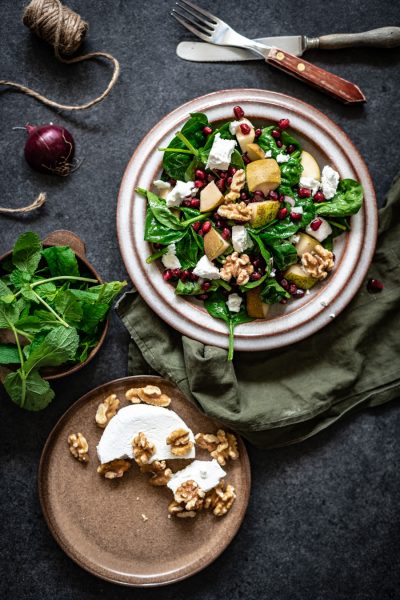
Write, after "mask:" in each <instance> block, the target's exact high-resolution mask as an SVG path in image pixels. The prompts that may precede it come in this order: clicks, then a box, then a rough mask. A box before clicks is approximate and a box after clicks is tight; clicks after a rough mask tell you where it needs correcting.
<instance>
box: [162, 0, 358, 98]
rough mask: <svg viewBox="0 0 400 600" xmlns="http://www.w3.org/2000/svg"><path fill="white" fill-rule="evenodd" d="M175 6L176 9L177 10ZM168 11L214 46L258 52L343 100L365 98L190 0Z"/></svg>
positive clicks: (334, 77)
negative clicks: (246, 34) (251, 37)
mask: <svg viewBox="0 0 400 600" xmlns="http://www.w3.org/2000/svg"><path fill="white" fill-rule="evenodd" d="M177 9H179V10H177ZM171 15H172V16H173V17H174V18H175V19H176V20H177V21H179V23H180V24H181V25H183V26H184V27H186V29H188V30H189V31H191V32H192V33H193V34H194V35H196V36H197V37H199V38H200V39H201V40H203V41H204V42H209V43H210V44H216V45H218V46H238V47H239V48H246V49H248V50H252V51H253V52H256V53H257V54H260V55H261V56H262V57H263V58H264V59H265V60H266V62H268V63H269V64H270V65H272V66H274V67H277V68H278V69H281V70H283V71H285V72H286V73H287V74H289V75H292V76H294V77H297V78H298V79H301V80H302V81H304V82H305V83H308V84H311V85H313V86H314V87H317V88H318V89H320V90H321V91H323V92H326V93H328V94H330V95H331V96H334V97H335V98H337V99H339V100H341V101H342V102H346V103H354V102H365V96H364V94H363V93H362V91H361V90H360V88H359V87H358V86H357V85H355V84H354V83H352V82H350V81H347V80H346V79H342V78H341V77H339V76H338V75H334V74H333V73H330V72H329V71H326V70H324V69H321V68H320V67H317V66H315V65H313V64H312V63H309V62H307V61H305V60H301V59H299V58H298V57H297V56H294V55H293V54H290V53H289V52H286V51H283V50H279V48H272V47H271V46H266V45H264V44H260V43H259V42H255V41H254V40H251V39H249V38H247V37H245V36H243V35H241V34H240V33H238V32H237V31H235V30H234V29H232V27H230V25H228V24H227V23H225V21H223V20H222V19H219V18H218V17H216V16H215V15H213V14H211V13H210V12H209V11H207V10H204V8H201V7H200V6H198V5H197V4H195V3H194V2H191V0H178V1H177V2H176V8H174V9H173V10H172V12H171Z"/></svg>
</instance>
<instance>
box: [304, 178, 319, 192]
mask: <svg viewBox="0 0 400 600" xmlns="http://www.w3.org/2000/svg"><path fill="white" fill-rule="evenodd" d="M299 185H300V187H303V188H306V189H307V190H311V194H312V195H313V196H314V195H315V194H316V193H317V192H318V190H319V186H320V182H319V181H318V179H314V177H300V182H299Z"/></svg>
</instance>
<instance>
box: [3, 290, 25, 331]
mask: <svg viewBox="0 0 400 600" xmlns="http://www.w3.org/2000/svg"><path fill="white" fill-rule="evenodd" d="M19 312H20V311H19V308H18V305H17V304H16V303H14V304H6V303H5V302H2V301H1V298H0V329H8V328H9V327H10V324H11V323H15V322H16V321H18V317H19Z"/></svg>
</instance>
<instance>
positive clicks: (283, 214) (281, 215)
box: [278, 208, 288, 219]
mask: <svg viewBox="0 0 400 600" xmlns="http://www.w3.org/2000/svg"><path fill="white" fill-rule="evenodd" d="M287 214H288V209H287V208H281V209H280V211H279V212H278V219H284V218H285V217H287Z"/></svg>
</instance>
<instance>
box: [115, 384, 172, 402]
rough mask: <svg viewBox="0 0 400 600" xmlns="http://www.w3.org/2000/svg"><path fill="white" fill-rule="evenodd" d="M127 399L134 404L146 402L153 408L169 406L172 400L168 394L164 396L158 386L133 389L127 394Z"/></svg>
mask: <svg viewBox="0 0 400 600" xmlns="http://www.w3.org/2000/svg"><path fill="white" fill-rule="evenodd" d="M125 398H126V399H127V400H129V402H132V404H139V403H140V402H145V403H146V404H152V405H153V406H163V407H166V406H169V405H170V404H171V398H170V397H169V396H167V394H163V393H162V391H161V390H160V388H159V387H157V386H156V385H146V387H144V388H131V389H130V390H128V391H127V392H126V393H125Z"/></svg>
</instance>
